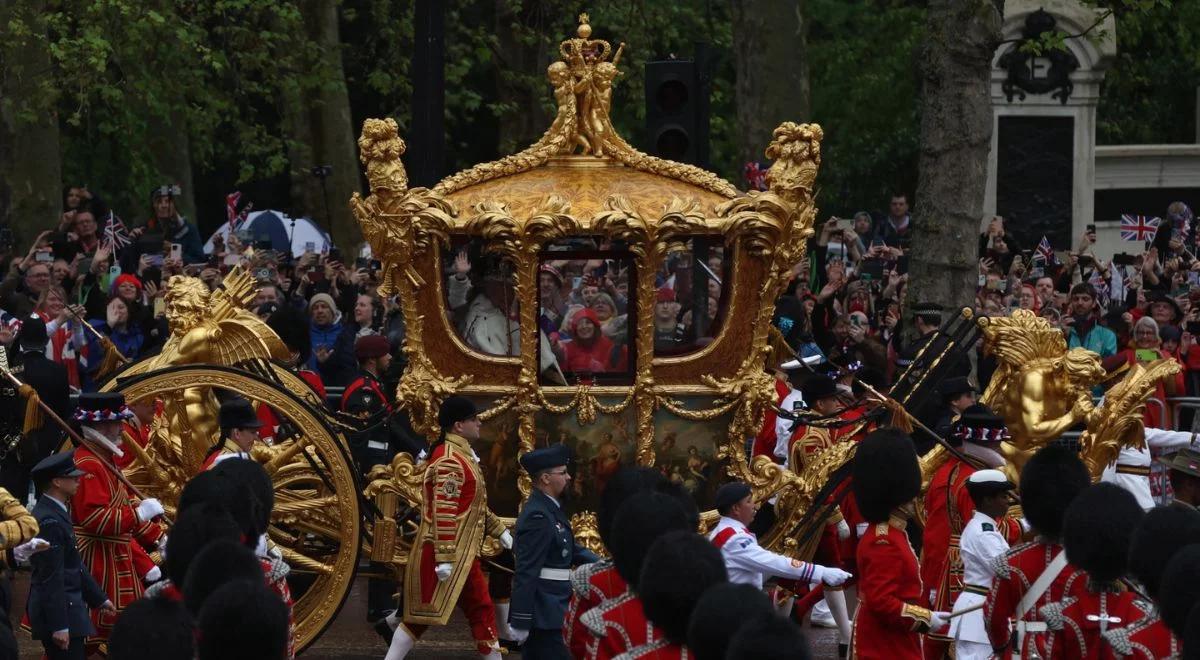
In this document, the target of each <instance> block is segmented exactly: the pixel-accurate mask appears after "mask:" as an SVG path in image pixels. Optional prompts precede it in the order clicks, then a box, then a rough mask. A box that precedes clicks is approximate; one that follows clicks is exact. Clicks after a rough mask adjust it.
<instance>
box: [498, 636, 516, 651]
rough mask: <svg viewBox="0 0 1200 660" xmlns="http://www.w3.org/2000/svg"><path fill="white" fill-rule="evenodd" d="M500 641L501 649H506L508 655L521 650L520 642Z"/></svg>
mask: <svg viewBox="0 0 1200 660" xmlns="http://www.w3.org/2000/svg"><path fill="white" fill-rule="evenodd" d="M499 641H500V648H502V649H504V650H505V651H507V652H508V653H515V652H518V651H520V650H521V643H520V642H517V641H514V640H511V639H501V640H499Z"/></svg>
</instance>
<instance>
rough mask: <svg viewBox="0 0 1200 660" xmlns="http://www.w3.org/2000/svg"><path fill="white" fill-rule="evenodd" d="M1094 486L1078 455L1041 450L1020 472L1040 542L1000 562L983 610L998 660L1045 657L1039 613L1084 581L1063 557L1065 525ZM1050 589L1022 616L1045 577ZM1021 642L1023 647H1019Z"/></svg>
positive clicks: (1022, 547)
mask: <svg viewBox="0 0 1200 660" xmlns="http://www.w3.org/2000/svg"><path fill="white" fill-rule="evenodd" d="M1090 484H1091V478H1090V476H1089V475H1088V471H1087V467H1085V466H1084V464H1083V461H1081V460H1079V456H1078V455H1077V454H1075V452H1073V451H1071V450H1069V449H1067V448H1066V447H1062V446H1058V445H1051V446H1049V447H1045V448H1043V449H1040V450H1039V451H1038V452H1037V453H1036V454H1034V455H1033V456H1032V457H1031V458H1030V459H1029V460H1028V461H1027V462H1026V463H1025V467H1024V468H1022V469H1021V485H1020V493H1021V508H1022V510H1023V512H1024V514H1025V518H1026V520H1028V521H1029V523H1030V525H1032V526H1033V529H1034V531H1035V532H1036V533H1037V536H1036V537H1035V538H1034V540H1033V541H1031V542H1029V543H1024V544H1022V545H1018V546H1016V547H1014V548H1012V549H1010V550H1009V551H1008V552H1007V553H1005V554H1004V556H1003V558H1002V559H998V560H996V565H995V566H994V567H993V568H994V569H995V571H994V572H995V574H996V577H995V579H993V580H992V588H991V589H990V590H988V598H987V601H986V602H985V603H984V607H983V618H984V622H985V625H986V626H987V629H988V640H989V641H990V642H991V643H992V648H993V649H994V650H995V651H996V653H997V654H1002V653H1007V654H1013V655H1016V656H1018V657H1033V656H1034V655H1037V656H1040V657H1043V658H1044V657H1046V646H1045V642H1046V635H1045V632H1046V624H1045V622H1044V621H1042V620H1041V618H1040V615H1039V614H1038V608H1039V607H1041V606H1042V605H1045V604H1047V603H1051V602H1055V601H1059V600H1062V599H1063V598H1064V597H1065V596H1066V595H1067V594H1069V593H1071V592H1072V591H1073V590H1074V589H1077V588H1081V587H1082V586H1083V585H1084V584H1085V581H1086V578H1084V577H1083V576H1082V574H1080V573H1078V572H1077V570H1076V569H1075V568H1074V567H1072V566H1071V565H1070V564H1067V563H1066V555H1062V558H1061V559H1060V560H1059V562H1061V564H1060V563H1056V562H1055V558H1056V557H1058V556H1059V555H1060V554H1062V543H1061V540H1060V538H1061V536H1062V522H1063V516H1064V515H1065V512H1066V510H1067V507H1068V506H1069V505H1070V504H1071V502H1072V501H1074V499H1075V497H1076V496H1077V495H1078V494H1079V493H1080V492H1082V491H1083V489H1085V488H1087V487H1088V485H1090ZM1047 570H1049V571H1052V574H1051V576H1052V577H1050V578H1048V579H1049V580H1050V582H1049V585H1048V586H1047V588H1046V589H1045V590H1044V591H1043V593H1041V594H1039V595H1038V596H1037V597H1036V598H1034V599H1033V600H1032V601H1031V602H1030V603H1029V604H1028V607H1027V608H1026V610H1025V612H1024V613H1023V614H1021V613H1018V609H1019V608H1020V604H1021V601H1022V599H1023V598H1025V594H1026V593H1028V592H1029V591H1030V589H1031V587H1033V585H1034V584H1036V583H1037V581H1038V580H1039V578H1041V577H1042V575H1043V574H1044V573H1046V571H1047ZM1017 640H1020V641H1019V644H1018V643H1017Z"/></svg>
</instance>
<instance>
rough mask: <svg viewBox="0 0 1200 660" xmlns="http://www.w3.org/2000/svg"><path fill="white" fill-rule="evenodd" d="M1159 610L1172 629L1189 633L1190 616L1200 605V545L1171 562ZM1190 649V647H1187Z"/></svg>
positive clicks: (1161, 592) (1163, 576)
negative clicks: (1194, 608)
mask: <svg viewBox="0 0 1200 660" xmlns="http://www.w3.org/2000/svg"><path fill="white" fill-rule="evenodd" d="M1156 598H1157V600H1158V611H1159V614H1160V615H1161V616H1162V620H1163V623H1165V624H1167V627H1168V628H1170V629H1171V632H1173V633H1175V634H1176V635H1178V636H1180V637H1182V636H1183V635H1184V633H1186V632H1187V622H1188V615H1189V613H1190V612H1191V611H1192V609H1193V607H1194V606H1195V607H1200V605H1197V604H1198V603H1200V545H1189V546H1188V547H1186V548H1184V549H1183V550H1180V551H1179V552H1177V553H1175V556H1174V557H1172V558H1171V561H1170V562H1168V563H1167V567H1166V569H1165V570H1164V571H1163V574H1162V582H1161V584H1160V585H1159V593H1158V594H1157V596H1156ZM1184 648H1185V649H1187V648H1188V647H1187V646H1184Z"/></svg>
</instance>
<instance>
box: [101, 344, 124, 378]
mask: <svg viewBox="0 0 1200 660" xmlns="http://www.w3.org/2000/svg"><path fill="white" fill-rule="evenodd" d="M100 345H101V346H103V347H104V359H103V360H102V361H101V362H100V368H99V369H97V370H96V379H97V380H103V379H104V378H106V377H108V375H109V374H111V373H113V372H115V371H116V370H117V369H120V368H121V365H123V364H125V356H123V355H121V351H118V350H117V346H116V344H114V343H112V340H111V339H109V338H108V337H105V336H103V335H101V336H100Z"/></svg>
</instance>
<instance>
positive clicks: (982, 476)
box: [967, 470, 1017, 497]
mask: <svg viewBox="0 0 1200 660" xmlns="http://www.w3.org/2000/svg"><path fill="white" fill-rule="evenodd" d="M1016 487H1017V486H1016V484H1014V483H1013V482H1011V481H1009V480H1008V477H1006V476H1004V473H1003V472H1001V471H1000V470H979V471H978V472H974V473H972V474H971V476H970V477H967V492H968V493H970V494H971V497H983V496H986V495H994V494H996V493H1003V492H1006V491H1010V490H1012V489H1014V488H1016Z"/></svg>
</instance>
